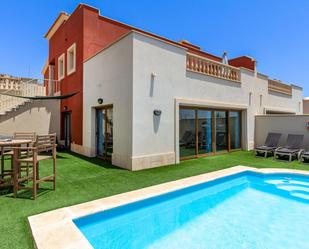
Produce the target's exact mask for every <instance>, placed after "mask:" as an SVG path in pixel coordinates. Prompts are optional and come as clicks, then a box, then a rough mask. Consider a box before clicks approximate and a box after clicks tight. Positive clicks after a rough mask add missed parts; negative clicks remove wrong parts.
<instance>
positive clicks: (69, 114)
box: [62, 111, 72, 151]
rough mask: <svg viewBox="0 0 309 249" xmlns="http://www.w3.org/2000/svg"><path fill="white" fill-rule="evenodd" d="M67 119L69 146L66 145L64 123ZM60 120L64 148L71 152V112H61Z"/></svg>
mask: <svg viewBox="0 0 309 249" xmlns="http://www.w3.org/2000/svg"><path fill="white" fill-rule="evenodd" d="M67 117H69V134H68V136H69V144H67V142H68V140H67V139H66V138H67V129H66V128H67V126H66V121H67ZM62 118H63V140H64V147H65V149H67V150H69V151H70V150H71V143H72V111H65V112H62Z"/></svg>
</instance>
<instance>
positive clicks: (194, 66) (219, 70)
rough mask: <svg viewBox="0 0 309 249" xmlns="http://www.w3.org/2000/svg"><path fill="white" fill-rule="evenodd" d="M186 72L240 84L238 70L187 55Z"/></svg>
mask: <svg viewBox="0 0 309 249" xmlns="http://www.w3.org/2000/svg"><path fill="white" fill-rule="evenodd" d="M187 70H188V71H191V72H195V73H201V74H206V75H209V76H212V77H216V78H220V79H225V80H230V81H234V82H238V83H240V81H241V74H240V69H239V68H236V67H233V66H229V65H226V64H223V63H220V62H216V61H213V60H209V59H207V58H204V57H201V56H198V55H194V54H190V53H188V54H187Z"/></svg>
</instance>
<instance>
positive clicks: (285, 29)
mask: <svg viewBox="0 0 309 249" xmlns="http://www.w3.org/2000/svg"><path fill="white" fill-rule="evenodd" d="M78 3H79V1H74V0H65V1H64V0H48V1H47V0H27V1H23V0H1V1H0V9H1V15H0V30H1V38H0V55H1V62H0V73H8V74H12V75H16V76H30V77H38V78H41V77H42V76H41V75H40V72H41V69H42V67H43V65H44V62H45V59H46V57H47V48H48V43H47V41H46V40H45V39H44V38H43V35H44V34H45V33H46V31H47V30H48V28H49V27H50V25H51V24H52V23H53V21H54V20H55V18H56V17H57V15H58V13H59V12H60V11H66V12H68V13H71V12H72V11H73V10H74V9H75V7H76V6H77V4H78ZM83 3H87V4H89V5H92V6H94V7H97V8H99V9H100V11H101V15H104V16H107V17H110V18H113V19H116V20H119V21H121V22H125V23H127V24H130V25H133V26H136V27H139V28H142V29H145V30H147V31H150V32H153V33H156V34H159V35H162V36H165V37H167V38H170V39H173V40H176V41H178V40H181V39H186V40H188V41H190V42H191V43H194V44H196V45H199V46H201V47H202V48H203V49H204V50H205V51H207V52H210V53H213V54H215V55H220V56H221V54H222V52H223V51H227V52H228V56H229V58H232V57H237V56H241V55H249V56H252V57H254V58H255V59H256V60H257V61H258V70H259V71H260V72H262V73H264V74H267V75H269V76H270V77H272V78H276V79H281V80H282V81H284V82H288V83H293V84H296V85H300V86H302V87H304V95H305V96H309V1H308V0H295V1H287V0H250V1H248V0H217V1H214V0H191V1H188V0H186V1H184V0H173V1H172V0H170V1H167V0H155V1H154V0H144V1H142V0H130V1H125V0H89V1H88V0H83Z"/></svg>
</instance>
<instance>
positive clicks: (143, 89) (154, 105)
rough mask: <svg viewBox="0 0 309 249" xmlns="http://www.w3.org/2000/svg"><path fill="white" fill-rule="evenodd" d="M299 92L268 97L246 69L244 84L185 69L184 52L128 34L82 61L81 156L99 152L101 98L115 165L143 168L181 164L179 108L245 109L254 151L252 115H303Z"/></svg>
mask: <svg viewBox="0 0 309 249" xmlns="http://www.w3.org/2000/svg"><path fill="white" fill-rule="evenodd" d="M152 73H154V74H155V75H156V76H155V77H152ZM250 94H252V100H251V101H249V96H250ZM301 94H302V91H301V89H299V88H297V87H293V97H288V96H281V95H276V94H274V93H269V92H268V78H267V77H266V76H263V75H261V74H256V72H253V71H250V70H247V69H241V84H240V83H237V82H232V81H227V80H223V79H218V78H214V77H210V76H207V75H203V74H199V73H193V72H188V71H187V70H186V50H185V49H184V48H182V47H177V46H175V45H172V44H168V43H166V42H162V41H159V40H157V39H155V38H152V37H149V36H147V35H144V34H141V33H138V32H131V33H130V34H129V35H127V36H126V37H124V38H123V39H121V40H119V41H118V42H116V43H114V44H113V45H112V46H110V47H109V48H107V49H105V50H103V51H102V52H100V53H99V54H97V55H96V56H94V57H93V58H91V59H90V60H88V61H87V62H85V63H84V109H83V111H84V121H83V125H84V131H83V141H84V144H83V148H84V151H85V153H84V154H86V155H91V156H94V155H95V147H96V144H95V112H94V107H95V106H97V99H98V98H103V99H104V104H113V105H114V153H113V158H112V160H113V163H114V164H115V165H118V166H120V167H125V168H129V169H133V170H138V169H143V168H150V167H156V166H161V165H166V164H172V163H177V162H178V161H179V151H178V150H179V148H178V147H179V146H178V140H179V139H178V129H179V127H178V125H179V124H178V109H179V105H182V104H185V105H193V106H194V105H195V106H205V107H211V108H226V109H235V110H242V118H243V125H242V128H243V134H242V135H243V136H242V137H243V147H244V149H252V148H253V147H254V134H255V115H259V114H263V113H264V112H265V111H266V110H269V109H271V110H274V111H284V112H287V111H289V112H295V113H301V111H302V110H301V109H299V101H301V99H302V98H301ZM261 95H262V96H263V97H262V103H260V96H261ZM155 109H159V110H161V111H162V114H161V116H160V117H156V116H154V115H153V111H154V110H155ZM175 121H176V122H175Z"/></svg>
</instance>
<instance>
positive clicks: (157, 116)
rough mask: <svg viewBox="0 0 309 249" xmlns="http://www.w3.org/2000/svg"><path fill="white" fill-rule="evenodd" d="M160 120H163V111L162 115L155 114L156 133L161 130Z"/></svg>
mask: <svg viewBox="0 0 309 249" xmlns="http://www.w3.org/2000/svg"><path fill="white" fill-rule="evenodd" d="M155 111H156V110H155ZM155 111H154V112H155ZM160 121H161V113H160V115H155V114H153V130H154V132H155V133H157V132H158V130H159V126H160Z"/></svg>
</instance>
